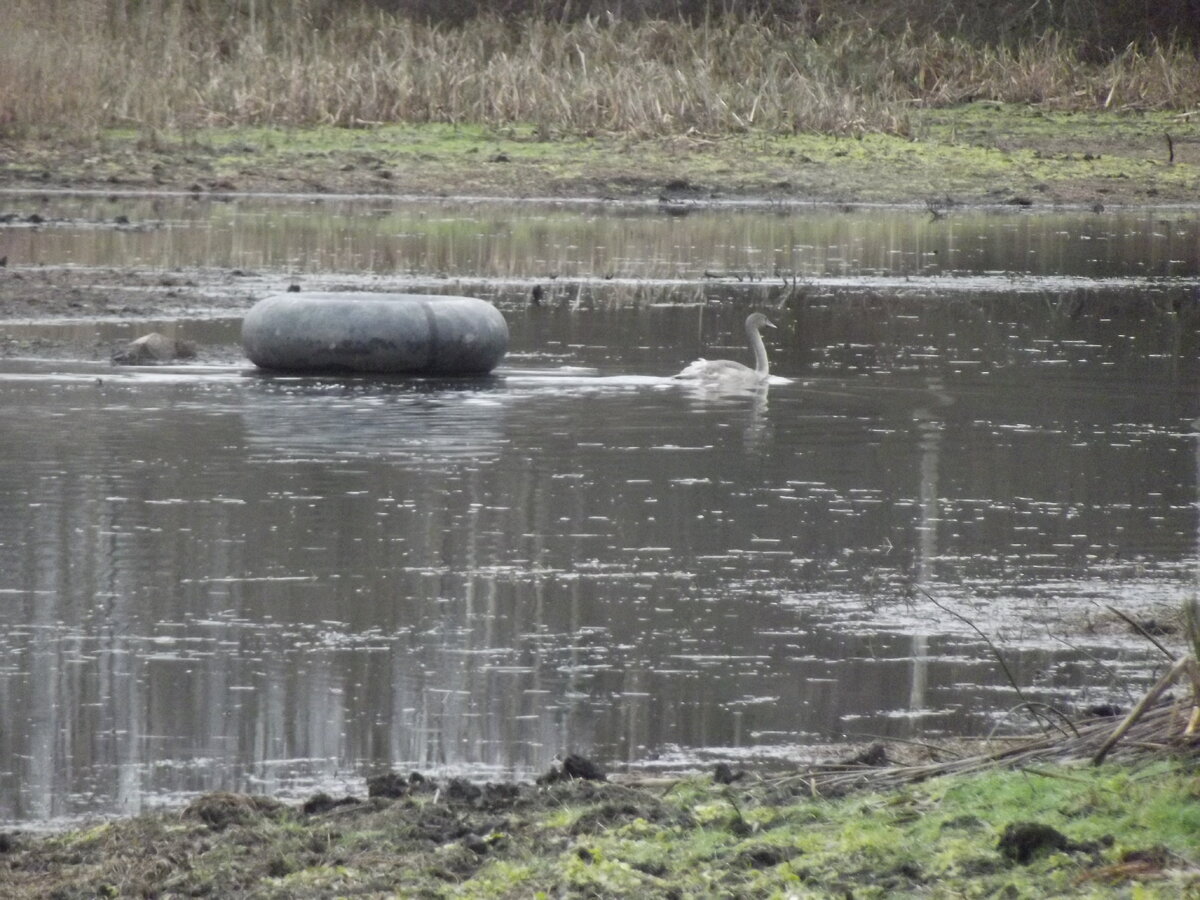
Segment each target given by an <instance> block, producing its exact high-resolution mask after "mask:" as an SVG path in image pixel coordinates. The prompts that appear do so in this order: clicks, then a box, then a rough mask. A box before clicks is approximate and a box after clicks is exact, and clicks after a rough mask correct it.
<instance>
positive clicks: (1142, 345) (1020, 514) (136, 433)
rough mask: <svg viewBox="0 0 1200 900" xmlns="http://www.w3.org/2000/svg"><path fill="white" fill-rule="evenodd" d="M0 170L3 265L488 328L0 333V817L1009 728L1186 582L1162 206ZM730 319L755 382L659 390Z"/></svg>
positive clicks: (1185, 228)
mask: <svg viewBox="0 0 1200 900" xmlns="http://www.w3.org/2000/svg"><path fill="white" fill-rule="evenodd" d="M5 202H7V203H8V205H9V208H10V209H15V210H17V211H18V212H19V213H21V214H22V215H24V214H25V213H26V212H27V210H30V209H34V208H37V209H42V210H44V211H45V212H44V213H43V214H45V215H46V217H47V218H49V219H51V221H50V222H48V223H46V224H42V225H39V226H37V227H32V226H29V225H28V224H24V223H22V222H20V221H17V222H14V223H10V225H9V227H8V228H7V229H5V230H3V231H0V240H2V241H3V242H4V243H3V245H2V249H0V252H7V254H8V255H9V258H10V267H12V266H14V265H15V266H25V265H29V264H33V263H41V264H44V265H45V266H48V267H55V266H71V267H73V268H76V269H78V270H80V271H82V272H84V273H86V272H87V271H89V270H90V269H91V268H93V267H95V268H97V269H99V268H100V267H105V266H114V265H120V266H129V267H133V268H138V269H150V270H153V269H156V268H162V269H174V268H177V267H179V268H183V269H185V270H187V271H189V272H192V273H193V274H195V273H200V275H201V276H202V275H203V273H204V272H206V271H209V270H215V269H217V268H218V267H235V266H236V267H241V268H242V269H243V270H245V272H246V273H247V277H248V278H250V279H252V281H253V284H255V285H261V292H266V291H267V290H270V289H274V288H272V285H276V286H277V285H278V283H282V282H286V281H287V280H289V279H294V278H297V277H299V278H301V280H302V283H303V284H304V285H305V286H306V287H313V288H316V287H318V286H319V287H330V286H336V287H345V286H359V287H362V286H366V287H372V288H376V289H380V288H388V287H403V288H405V289H409V288H411V287H413V286H414V285H415V286H419V287H421V288H423V289H429V290H435V291H437V290H446V291H449V292H470V293H475V294H478V295H480V296H486V297H487V298H488V299H490V300H493V301H494V302H496V303H497V305H498V306H500V308H501V309H502V310H503V311H504V313H505V315H506V317H507V319H508V321H509V325H510V329H511V332H512V341H511V352H510V354H509V357H508V359H507V360H506V362H505V365H504V367H503V368H502V369H501V370H500V371H499V372H497V373H496V374H495V375H494V376H493V377H491V378H486V379H478V380H469V381H463V382H456V381H430V380H416V381H411V380H409V381H406V380H402V379H392V378H372V377H361V378H325V377H306V378H290V377H274V376H267V375H263V374H261V373H257V372H255V371H254V370H253V368H252V367H250V366H249V365H248V364H246V363H243V362H240V361H238V360H237V359H236V353H235V352H234V350H233V349H232V348H233V347H234V346H235V345H236V341H237V329H238V319H237V317H236V316H231V315H230V314H229V313H228V312H221V311H220V310H216V311H213V312H211V313H204V312H203V311H200V312H199V313H198V314H197V316H196V317H195V318H193V319H187V320H184V321H179V322H172V323H165V324H169V325H171V326H172V327H175V328H176V329H177V333H180V334H181V336H190V337H192V338H193V339H197V340H199V342H200V343H201V344H202V348H201V351H202V352H201V358H200V361H199V362H197V363H195V364H189V365H181V366H174V367H163V368H156V369H113V368H112V367H110V366H108V365H107V364H102V363H96V362H91V361H87V360H61V359H57V360H46V359H10V360H3V361H0V498H3V501H4V509H5V513H6V514H5V515H4V516H3V517H2V518H0V820H2V821H5V822H26V823H28V822H45V821H51V820H54V821H59V820H63V819H65V818H70V817H75V816H79V815H85V814H96V813H100V814H112V813H131V812H136V811H139V810H141V809H144V808H147V807H151V806H155V805H159V804H163V803H171V802H177V801H178V800H179V799H181V798H184V797H186V796H189V795H191V794H192V793H194V792H197V791H203V790H210V789H216V788H223V789H234V790H253V791H268V792H277V793H282V794H284V795H289V796H295V795H299V794H303V793H305V792H307V791H311V790H315V789H318V788H320V789H326V790H334V791H337V790H357V791H361V789H362V783H361V781H362V777H363V776H364V775H365V774H368V773H372V772H376V771H381V770H385V769H387V768H389V767H395V768H397V769H401V770H408V769H420V770H422V771H433V772H449V771H453V772H457V773H463V774H467V775H469V776H471V777H476V778H501V777H506V778H507V777H529V776H531V775H534V774H538V773H540V772H541V771H544V770H545V769H546V768H548V766H549V765H550V764H551V763H552V761H553V758H554V756H555V755H556V754H559V753H565V752H569V751H577V752H582V753H585V754H587V755H589V756H592V757H594V758H596V759H597V760H599V761H601V762H602V763H603V764H605V765H606V766H609V767H611V768H622V767H628V768H643V769H644V768H654V767H668V768H670V767H681V766H682V767H686V766H694V765H700V764H702V763H704V762H705V761H706V760H710V759H713V758H728V757H732V756H739V757H742V756H744V757H766V758H772V759H795V758H799V757H802V756H804V755H806V754H807V753H808V752H810V748H811V747H812V746H813V745H821V744H825V743H828V742H831V741H841V740H859V739H866V738H869V737H875V736H881V737H901V738H913V739H920V740H929V741H937V740H938V739H941V738H945V737H949V736H955V735H985V734H988V733H991V732H993V731H994V730H1000V731H1013V730H1020V729H1025V728H1028V727H1030V724H1031V720H1030V718H1029V716H1028V715H1027V714H1026V713H1025V712H1024V710H1023V708H1022V707H1021V701H1022V699H1023V700H1025V701H1029V702H1037V703H1048V704H1054V705H1056V706H1058V707H1059V708H1061V709H1064V710H1068V711H1077V710H1079V709H1081V708H1083V707H1085V706H1086V705H1087V704H1089V703H1093V702H1108V701H1115V702H1118V703H1121V704H1124V705H1126V706H1128V704H1129V702H1130V700H1131V698H1133V697H1134V696H1136V694H1137V693H1138V692H1139V691H1140V690H1142V689H1144V688H1145V687H1146V686H1147V685H1148V684H1149V683H1150V681H1151V680H1152V679H1153V678H1154V677H1155V675H1156V674H1157V673H1159V672H1160V671H1161V669H1162V658H1161V657H1160V655H1159V654H1158V652H1157V651H1156V650H1155V649H1154V648H1153V647H1151V646H1150V645H1149V644H1148V643H1147V642H1146V641H1145V640H1144V639H1142V638H1140V637H1138V636H1136V635H1133V634H1131V633H1130V632H1129V630H1128V628H1126V627H1124V626H1122V625H1121V623H1120V622H1119V621H1118V620H1116V619H1115V618H1114V616H1113V615H1112V614H1111V612H1110V611H1109V607H1110V606H1111V607H1116V608H1119V609H1121V610H1123V611H1125V612H1127V613H1129V614H1130V615H1132V616H1135V617H1139V618H1143V619H1145V618H1155V619H1157V620H1159V621H1163V620H1165V619H1169V618H1170V616H1171V615H1172V614H1173V612H1174V611H1175V610H1177V609H1178V607H1179V606H1180V604H1181V603H1182V602H1183V601H1184V600H1186V599H1188V598H1191V597H1193V596H1195V594H1196V587H1197V581H1198V578H1200V543H1198V541H1200V538H1198V531H1200V524H1198V513H1197V473H1198V471H1200V440H1198V435H1197V431H1196V419H1197V417H1198V416H1200V387H1198V386H1200V333H1198V332H1200V310H1197V308H1196V307H1197V303H1196V299H1195V293H1194V292H1195V290H1196V287H1197V285H1198V284H1200V274H1198V273H1200V263H1198V261H1197V247H1198V246H1200V241H1198V240H1197V238H1198V236H1200V219H1198V217H1197V215H1196V214H1195V213H1194V212H1188V211H1162V210H1159V211H1151V212H1137V213H1133V212H1130V213H1122V214H1119V215H1105V216H1094V215H1091V214H1088V215H1086V216H1084V215H1080V214H1066V213H1062V214H1045V215H1038V216H1033V215H1028V214H1004V215H1001V214H994V213H986V212H969V211H958V212H955V213H954V214H953V215H952V216H951V217H950V218H949V219H947V220H943V221H937V222H933V221H929V219H928V216H925V215H922V214H920V213H918V212H915V211H904V210H898V211H897V210H865V211H862V212H848V213H847V212H839V211H836V210H811V211H805V210H800V211H797V210H791V211H781V210H773V209H749V210H703V211H698V212H695V213H693V214H692V215H689V216H686V217H682V218H681V217H668V216H664V215H661V214H660V213H659V212H658V211H657V210H654V209H636V208H635V209H629V208H611V209H610V208H606V207H603V206H576V207H570V206H563V207H546V206H532V205H531V206H521V205H510V206H505V205H486V204H452V203H447V204H415V203H395V202H388V201H353V202H352V201H327V202H322V203H314V202H311V201H305V200H301V199H293V200H279V201H267V200H262V199H259V200H253V201H251V200H246V201H239V202H236V203H223V204H210V203H201V202H196V201H191V200H187V199H183V198H175V199H169V198H168V199H158V200H154V201H149V200H141V199H138V198H115V199H107V198H82V199H79V198H65V197H64V198H50V199H49V200H48V201H47V202H46V203H45V204H42V203H41V202H40V201H37V200H35V199H32V198H19V197H9V198H6V201H5ZM23 204H24V205H23ZM3 206H4V203H3V202H0V207H3ZM118 214H121V215H126V216H127V217H128V219H129V220H130V223H131V224H130V225H128V226H126V225H115V224H113V223H112V222H111V219H112V218H114V217H115V216H116V215H118ZM56 216H57V217H58V218H60V219H61V221H54V218H55V217H56ZM10 271H11V269H10ZM706 273H707V274H706ZM551 275H555V276H557V277H555V278H551V277H550V276H551ZM610 275H611V276H612V277H611V278H610V277H608V276H610ZM793 277H794V278H795V282H794V283H793V281H792V279H793ZM739 279H740V280H739ZM534 283H540V284H543V285H544V286H545V287H546V288H547V291H546V294H547V296H546V298H545V300H544V302H543V305H542V306H540V307H533V306H531V305H530V304H529V303H528V293H529V288H530V286H531V285H532V284H534ZM750 309H761V310H764V311H766V312H768V314H769V315H770V316H771V317H772V319H773V320H774V321H776V323H777V324H778V325H779V328H778V329H777V331H775V332H772V333H771V334H770V335H768V344H769V350H770V353H771V359H772V365H773V370H774V371H775V372H776V373H778V374H779V375H782V376H785V377H787V378H790V379H792V381H791V383H790V384H779V385H772V386H771V387H770V388H769V390H764V391H759V392H754V393H750V394H739V395H727V396H721V395H717V396H713V395H704V394H697V393H694V392H690V391H689V390H687V389H685V388H683V387H681V386H680V385H678V384H677V383H674V382H672V381H671V380H670V379H669V377H667V376H669V375H670V374H671V373H672V372H674V371H677V370H678V369H679V368H681V367H682V366H683V365H684V364H685V363H686V362H688V361H689V360H690V359H692V358H695V357H696V356H698V355H702V354H703V355H709V356H716V355H721V356H730V357H733V358H738V359H743V360H746V359H747V358H748V351H747V349H746V348H745V346H744V342H743V339H742V337H741V332H740V323H741V321H742V319H743V318H744V317H745V315H746V313H747V311H749V310H750ZM148 327H153V326H146V325H145V324H144V323H128V322H120V321H108V320H98V321H89V322H84V323H78V322H76V323H55V322H18V323H7V324H6V323H3V322H0V331H4V332H8V333H11V334H17V335H25V336H29V335H48V336H55V335H57V336H62V335H64V334H68V333H69V334H70V335H71V336H73V337H78V336H79V335H80V334H81V333H85V332H86V333H88V334H94V335H96V336H98V337H99V338H101V339H104V340H120V339H124V338H127V337H132V336H136V334H138V333H141V332H142V331H144V330H148ZM89 329H90V332H89V331H88V330H89ZM231 360H232V361H231ZM985 637H986V640H985ZM1164 640H1166V641H1167V642H1168V643H1169V644H1171V645H1172V646H1175V647H1178V646H1179V638H1178V635H1174V636H1171V635H1168V636H1167V637H1165V638H1164ZM989 642H990V644H989ZM993 648H994V650H993ZM994 652H999V653H1000V654H1001V655H1002V656H1003V658H1004V662H1005V666H1006V667H1007V669H1008V671H1009V672H1011V674H1012V677H1013V678H1014V679H1015V680H1016V681H1017V686H1018V687H1019V688H1020V692H1021V693H1020V695H1018V693H1017V691H1016V689H1015V688H1014V686H1013V685H1012V684H1010V683H1009V680H1008V676H1007V675H1006V673H1005V669H1004V667H1002V666H1001V665H1000V664H999V663H998V662H997V661H996V659H995V656H994Z"/></svg>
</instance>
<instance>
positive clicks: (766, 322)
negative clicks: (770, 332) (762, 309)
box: [763, 319, 775, 328]
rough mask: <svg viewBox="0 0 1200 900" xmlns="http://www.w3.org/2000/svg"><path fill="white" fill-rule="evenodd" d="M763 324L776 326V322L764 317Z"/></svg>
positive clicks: (769, 326)
mask: <svg viewBox="0 0 1200 900" xmlns="http://www.w3.org/2000/svg"><path fill="white" fill-rule="evenodd" d="M763 324H764V325H766V326H767V327H768V328H774V327H775V323H774V322H772V321H771V320H770V319H763Z"/></svg>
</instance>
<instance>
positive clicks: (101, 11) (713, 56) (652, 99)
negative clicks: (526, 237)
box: [0, 0, 1200, 136]
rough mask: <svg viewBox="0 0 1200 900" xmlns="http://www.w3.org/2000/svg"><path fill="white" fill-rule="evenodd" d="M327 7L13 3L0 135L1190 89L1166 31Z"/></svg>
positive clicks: (1192, 69)
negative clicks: (1103, 45)
mask: <svg viewBox="0 0 1200 900" xmlns="http://www.w3.org/2000/svg"><path fill="white" fill-rule="evenodd" d="M326 7H327V4H323V3H321V2H320V0H293V2H290V3H287V4H278V3H265V2H264V3H259V4H250V5H246V4H235V3H216V2H214V3H211V4H190V3H182V2H179V0H144V2H139V3H131V2H126V0H42V2H38V0H10V3H9V9H8V10H7V11H6V16H7V21H6V31H7V35H6V39H5V40H4V41H3V42H0V83H3V84H5V88H6V89H5V91H4V92H3V94H2V95H0V133H11V134H23V133H31V132H32V133H36V132H38V131H44V130H51V131H58V132H60V133H62V132H65V133H66V134H68V135H70V134H76V135H79V136H89V135H94V134H96V133H97V132H98V131H99V130H101V129H104V128H110V127H113V126H122V125H129V124H135V125H138V126H141V127H144V128H147V129H179V128H190V127H195V126H199V125H205V124H214V123H215V124H273V125H311V124H334V125H343V126H354V125H360V124H364V123H376V122H396V121H407V122H424V121H439V122H454V123H466V122H470V123H477V124H482V125H487V126H506V125H512V124H533V125H536V126H537V127H538V129H539V131H540V132H541V133H543V134H555V133H564V132H567V133H587V132H592V131H604V132H620V133H627V134H633V135H669V134H683V133H688V132H692V133H696V132H699V133H711V134H725V133H730V132H737V131H745V130H747V129H755V130H763V131H769V132H790V131H820V132H830V133H857V132H861V131H871V130H875V131H893V132H904V131H906V130H907V127H908V116H909V110H910V109H911V108H912V106H913V105H915V104H925V105H939V104H947V103H956V102H960V101H961V100H963V99H966V98H980V99H985V98H990V99H994V100H1001V101H1012V102H1034V103H1041V104H1046V105H1052V106H1055V107H1060V108H1064V109H1074V108H1097V107H1099V106H1101V105H1103V104H1104V102H1105V101H1107V102H1108V103H1109V104H1110V105H1116V106H1124V105H1130V104H1134V105H1138V106H1159V107H1162V106H1169V107H1173V108H1184V107H1186V106H1188V105H1194V104H1196V103H1198V102H1200V77H1197V75H1198V74H1200V73H1198V63H1197V60H1196V57H1195V54H1193V53H1190V52H1189V51H1186V50H1182V49H1179V48H1172V47H1167V46H1161V45H1158V44H1153V45H1151V46H1149V47H1147V48H1145V49H1141V50H1136V49H1130V50H1127V51H1126V52H1124V53H1121V54H1119V55H1118V56H1116V57H1115V58H1113V59H1112V60H1110V61H1109V62H1108V63H1107V64H1104V65H1100V64H1094V63H1086V62H1084V61H1082V60H1081V58H1080V53H1081V51H1080V49H1079V48H1077V47H1076V46H1075V45H1074V44H1072V43H1071V42H1070V41H1068V40H1067V39H1065V38H1062V37H1059V36H1058V35H1055V34H1047V35H1043V36H1042V37H1039V38H1037V39H1036V40H1033V41H1029V42H1026V43H1025V44H1022V45H1020V46H1017V47H1015V48H1009V47H1001V46H995V45H988V44H980V43H976V42H972V41H969V40H965V39H963V38H960V37H957V36H955V35H954V34H948V35H944V36H943V35H940V34H930V33H927V32H926V33H918V32H916V31H914V30H913V29H911V28H910V29H907V30H901V31H900V32H899V33H888V32H885V31H881V30H880V29H879V28H877V27H874V25H873V24H872V22H871V21H870V19H869V18H866V16H867V14H866V12H864V8H863V7H861V6H860V7H856V8H855V9H854V10H851V11H848V12H847V13H846V14H845V16H844V17H843V18H842V19H840V20H839V19H837V18H836V16H834V15H833V14H832V13H830V14H829V15H828V16H826V17H824V18H823V19H822V21H821V23H820V30H819V34H818V33H817V32H815V31H814V30H813V29H812V28H811V27H810V24H811V23H792V24H788V23H783V22H776V23H774V24H772V25H768V24H767V22H766V21H765V20H746V19H740V20H739V19H732V18H729V19H720V20H706V21H703V22H700V23H698V24H689V23H685V22H682V21H671V22H665V21H654V20H643V21H638V22H625V21H620V20H613V19H611V18H605V19H602V20H601V19H586V18H585V19H581V20H578V21H566V22H564V21H544V20H540V19H537V18H532V17H531V18H519V19H512V20H501V19H498V18H487V17H484V18H480V19H472V20H469V21H467V22H465V23H463V24H462V25H461V26H457V27H448V26H437V25H429V24H423V23H420V22H415V21H411V20H408V19H404V18H400V17H397V16H394V15H388V14H385V13H382V12H379V11H377V10H372V9H370V8H368V7H366V6H361V7H360V6H354V5H347V6H345V7H339V8H338V14H337V15H336V16H331V15H329V14H328V9H327V8H326ZM250 9H253V10H255V12H254V14H253V15H250V14H249V13H248V10H250ZM893 12H894V11H893ZM881 14H882V13H881Z"/></svg>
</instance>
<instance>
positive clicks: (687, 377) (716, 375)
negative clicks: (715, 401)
mask: <svg viewBox="0 0 1200 900" xmlns="http://www.w3.org/2000/svg"><path fill="white" fill-rule="evenodd" d="M774 327H775V326H774V325H772V324H771V322H770V320H768V319H767V317H766V316H764V315H763V314H762V313H751V314H750V315H749V316H747V318H746V337H747V338H748V339H749V340H750V347H751V349H752V350H754V368H753V369H752V368H750V367H749V366H746V365H742V363H740V362H734V361H733V360H731V359H698V360H696V361H695V362H694V363H692V364H691V365H689V366H688V367H687V368H686V369H684V370H683V371H682V372H680V373H679V374H678V375H676V376H675V377H676V378H677V379H679V380H680V381H688V382H692V383H695V384H703V385H714V386H722V387H724V386H728V387H740V386H743V385H744V386H748V387H753V386H755V385H759V384H767V383H768V382H769V380H770V378H771V370H770V366H769V365H768V363H767V348H766V346H765V345H764V344H763V339H762V333H761V329H762V328H774Z"/></svg>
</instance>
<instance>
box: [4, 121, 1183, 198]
mask: <svg viewBox="0 0 1200 900" xmlns="http://www.w3.org/2000/svg"><path fill="white" fill-rule="evenodd" d="M913 117H914V118H913V128H912V131H911V133H910V134H906V135H885V134H877V133H863V134H859V135H856V136H849V137H847V136H832V135H821V134H806V133H797V134H791V135H788V134H779V133H753V132H747V133H744V134H726V135H705V134H692V133H689V134H685V135H678V136H674V137H664V138H637V137H634V136H629V135H620V134H611V135H594V136H591V137H574V138H569V137H562V138H546V137H544V136H543V135H541V134H540V133H539V132H537V131H536V130H533V129H518V128H509V129H501V130H496V131H492V132H487V131H481V130H479V129H468V128H463V129H459V128H456V127H453V126H444V125H436V124H431V125H425V126H377V127H372V128H363V129H334V128H310V129H291V130H286V129H269V128H268V129H263V128H241V129H236V128H229V129H207V130H201V131H196V132H189V133H188V134H187V135H186V136H177V137H173V136H171V135H164V134H160V133H154V134H152V135H139V134H137V133H122V134H105V135H101V136H97V137H96V138H95V139H93V140H90V141H86V142H83V143H80V142H77V141H76V142H72V141H68V140H60V139H56V138H54V137H46V138H42V139H26V140H9V141H6V142H0V189H2V190H20V191H37V190H47V189H53V190H92V191H112V190H137V191H174V192H185V193H194V194H217V195H222V194H230V193H247V192H267V193H304V194H310V193H311V194H363V195H378V196H396V197H425V198H430V197H450V196H457V197H464V196H465V197H487V198H497V199H519V198H593V199H601V200H611V201H638V202H645V201H651V202H654V201H658V200H660V199H661V200H663V201H664V202H680V201H682V202H713V201H718V202H719V201H738V200H756V201H768V202H779V203H834V204H836V203H859V202H871V203H908V204H916V205H921V204H926V203H930V204H942V205H944V204H948V203H949V204H995V205H1005V204H1010V205H1017V206H1051V205H1062V204H1066V205H1074V206H1082V207H1092V206H1095V205H1100V206H1109V205H1145V204H1160V203H1168V204H1173V203H1197V202H1200V133H1198V132H1197V129H1196V127H1195V124H1194V123H1193V122H1192V120H1191V118H1190V116H1189V115H1188V114H1176V113H1171V112H1146V111H1125V112H1120V113H1118V112H1111V113H1056V112H1052V111H1046V110H1042V109H1038V108H1036V107H1026V106H1020V105H1013V104H1008V105H1006V104H998V103H971V104H964V105H963V106H960V107H954V108H949V109H928V110H918V111H915V112H914V113H913Z"/></svg>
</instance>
